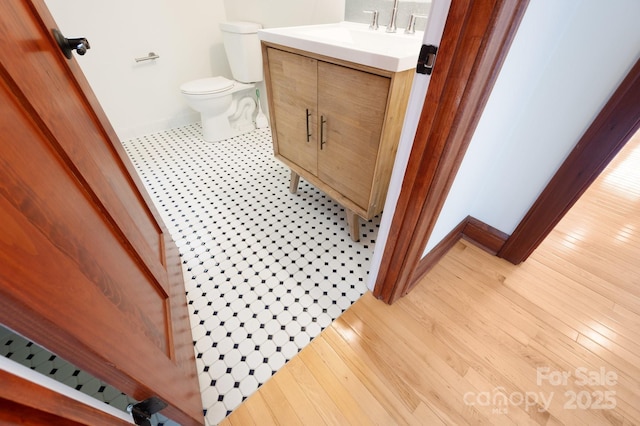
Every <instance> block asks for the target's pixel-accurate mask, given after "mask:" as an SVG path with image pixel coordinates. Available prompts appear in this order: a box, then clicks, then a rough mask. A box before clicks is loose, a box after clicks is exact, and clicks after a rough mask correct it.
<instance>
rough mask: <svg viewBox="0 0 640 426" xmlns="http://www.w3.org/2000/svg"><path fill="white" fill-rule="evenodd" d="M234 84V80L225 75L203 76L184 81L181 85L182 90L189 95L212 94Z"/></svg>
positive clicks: (229, 87) (227, 88)
mask: <svg viewBox="0 0 640 426" xmlns="http://www.w3.org/2000/svg"><path fill="white" fill-rule="evenodd" d="M233 84H234V82H233V80H229V79H227V78H224V77H209V78H201V79H199V80H193V81H189V82H187V83H184V84H183V85H182V86H180V91H181V92H182V93H186V94H189V95H210V94H213V93H220V92H224V91H227V90H229V89H231V88H232V87H233Z"/></svg>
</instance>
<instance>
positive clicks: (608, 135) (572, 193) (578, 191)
mask: <svg viewBox="0 0 640 426" xmlns="http://www.w3.org/2000/svg"><path fill="white" fill-rule="evenodd" d="M639 128H640V60H638V61H637V62H636V63H635V65H634V66H633V68H632V69H631V71H630V72H629V74H627V76H626V77H625V79H624V80H623V82H622V83H621V84H620V86H618V89H617V90H616V91H615V92H614V94H613V95H612V96H611V98H610V99H609V101H608V102H607V104H606V105H605V106H604V108H603V109H602V111H600V113H599V114H598V116H597V117H596V119H595V120H594V121H593V123H592V124H591V126H590V127H589V128H588V129H587V131H586V132H585V133H584V135H583V136H582V138H581V139H580V140H579V141H578V143H577V144H576V146H575V148H574V149H573V150H572V151H571V153H570V154H569V156H568V157H567V159H566V160H565V161H564V163H562V166H560V168H559V169H558V171H557V172H556V174H555V175H554V176H553V178H552V179H551V181H550V182H549V184H548V185H547V186H546V187H545V189H544V190H543V192H542V193H541V194H540V196H539V197H538V199H537V200H536V201H535V203H534V204H533V206H532V207H531V209H529V211H528V212H527V214H526V215H525V217H524V218H523V219H522V221H521V222H520V224H519V225H518V226H517V227H516V229H515V231H514V232H513V233H512V234H511V236H510V237H509V238H508V239H507V241H506V242H505V244H504V246H503V247H502V249H501V250H500V251H499V252H498V256H499V257H502V258H504V259H506V260H508V261H509V262H511V263H514V264H518V263H520V262H523V261H524V260H526V259H527V258H528V257H529V255H531V253H532V252H533V251H534V250H535V249H536V248H537V247H538V245H540V243H541V242H542V241H543V240H544V239H545V238H546V237H547V235H549V233H550V232H551V231H552V230H553V228H554V227H555V226H556V225H557V224H558V222H559V221H560V220H561V219H562V218H563V217H564V215H565V214H566V213H567V212H568V211H569V209H571V207H572V206H573V205H574V204H575V203H576V201H578V199H579V198H580V196H581V195H582V194H583V193H584V191H586V190H587V188H588V187H589V185H591V184H592V183H593V181H594V180H595V179H596V178H597V177H598V175H600V173H601V172H602V171H603V170H604V168H605V167H606V166H607V165H608V164H609V162H610V161H611V160H612V159H613V158H614V157H615V156H616V154H617V153H618V152H619V151H620V150H621V149H622V147H623V146H624V145H625V144H626V143H627V142H628V141H629V139H631V137H632V136H633V135H634V134H635V133H636V131H638V129H639Z"/></svg>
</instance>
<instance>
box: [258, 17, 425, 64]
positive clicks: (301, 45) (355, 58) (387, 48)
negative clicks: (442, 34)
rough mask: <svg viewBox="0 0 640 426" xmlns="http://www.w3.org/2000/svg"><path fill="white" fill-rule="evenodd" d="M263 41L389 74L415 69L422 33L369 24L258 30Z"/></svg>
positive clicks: (340, 23)
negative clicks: (409, 32) (377, 69)
mask: <svg viewBox="0 0 640 426" xmlns="http://www.w3.org/2000/svg"><path fill="white" fill-rule="evenodd" d="M258 37H259V38H260V40H263V41H268V42H271V43H277V44H281V45H284V46H288V47H293V48H296V49H300V50H304V51H307V52H312V53H316V54H319V55H325V56H330V57H333V58H337V59H342V60H345V61H350V62H355V63H358V64H362V65H367V66H370V67H374V68H380V69H383V70H387V71H393V72H398V71H405V70H408V69H411V68H415V66H416V62H417V60H418V53H420V46H422V37H423V32H422V31H416V33H415V34H404V30H402V29H398V32H397V33H386V32H385V30H384V28H380V29H379V30H377V31H374V30H370V29H369V26H368V25H367V24H359V23H355V22H339V23H336V24H323V25H305V26H298V27H285V28H270V29H264V30H260V31H258Z"/></svg>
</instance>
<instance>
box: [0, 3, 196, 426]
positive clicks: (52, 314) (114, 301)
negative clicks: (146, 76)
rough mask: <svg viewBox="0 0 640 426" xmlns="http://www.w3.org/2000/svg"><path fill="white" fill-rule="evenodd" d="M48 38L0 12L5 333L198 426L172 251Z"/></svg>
mask: <svg viewBox="0 0 640 426" xmlns="http://www.w3.org/2000/svg"><path fill="white" fill-rule="evenodd" d="M52 28H55V23H54V21H53V19H52V17H51V16H50V14H49V12H48V11H47V9H46V7H45V5H44V2H43V0H22V1H18V0H12V1H9V2H1V3H0V58H1V60H2V64H1V67H0V74H1V77H2V78H1V79H0V135H2V136H1V137H2V141H1V143H0V224H1V225H0V323H2V324H5V325H6V326H8V327H9V328H11V329H13V330H15V331H16V332H18V333H20V334H22V335H24V336H26V337H27V338H29V339H31V340H34V341H35V342H37V343H39V344H41V345H43V346H44V347H46V348H47V349H49V350H51V351H52V352H54V353H56V354H58V355H60V356H61V357H63V358H65V359H67V360H68V361H70V362H72V363H74V364H76V365H77V366H78V367H80V368H82V369H85V370H86V371H88V372H89V373H91V374H93V375H95V376H96V377H98V378H100V379H102V380H104V381H105V382H107V383H109V384H111V385H113V386H115V387H116V388H118V389H120V390H122V391H123V392H126V393H127V394H129V395H131V396H133V397H134V398H136V399H138V400H142V399H146V398H148V397H150V396H158V397H160V398H161V399H162V400H164V401H166V402H167V403H168V404H170V406H169V407H168V408H167V409H166V410H165V411H164V412H163V414H165V415H167V416H168V417H170V418H172V419H174V420H176V421H178V422H180V423H182V424H184V425H190V424H192V425H195V424H202V423H203V415H202V403H201V398H200V393H199V386H198V381H197V373H196V369H195V361H194V352H193V344H192V337H191V333H190V323H189V316H188V311H187V307H186V298H185V289H184V283H183V281H182V272H181V268H180V264H179V259H178V256H177V250H176V247H175V244H174V243H173V241H172V240H171V237H170V236H169V234H168V233H167V231H166V229H165V226H164V224H163V223H162V221H161V219H160V217H159V215H158V213H157V212H156V211H155V210H154V208H153V206H152V204H151V202H150V199H149V197H148V195H147V194H146V192H145V191H144V188H143V186H142V184H141V182H140V180H139V179H138V178H137V176H136V174H135V172H134V169H133V167H132V165H131V163H130V162H129V161H128V159H127V156H126V154H125V152H124V150H123V148H122V146H121V145H120V143H119V141H118V139H117V137H116V135H115V133H114V131H113V129H112V128H111V126H110V124H109V123H108V120H107V119H106V116H105V115H104V113H103V111H102V110H101V108H100V106H99V104H98V102H97V100H96V98H95V96H94V95H93V93H92V92H91V90H90V88H89V85H88V83H87V82H86V80H85V79H84V76H83V75H82V72H81V71H80V69H79V67H78V65H77V63H76V62H75V59H73V60H70V61H69V60H67V59H66V58H65V57H64V56H63V54H62V53H61V51H60V50H59V48H58V46H57V45H56V42H55V40H54V37H53V36H52V32H51V29H52ZM74 36H77V34H76V35H74ZM84 36H87V37H88V38H89V41H90V36H91V35H90V34H86V35H84ZM87 54H91V50H89V52H88V53H87ZM114 84H118V82H117V81H114Z"/></svg>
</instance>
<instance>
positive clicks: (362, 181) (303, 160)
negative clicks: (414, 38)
mask: <svg viewBox="0 0 640 426" xmlns="http://www.w3.org/2000/svg"><path fill="white" fill-rule="evenodd" d="M263 57H264V69H265V80H266V85H267V93H268V95H269V96H268V98H269V109H270V115H271V127H272V133H273V147H274V154H275V156H276V158H278V159H279V160H280V161H282V162H283V163H284V164H286V165H287V166H288V167H289V168H290V169H291V187H290V189H291V192H296V190H297V186H298V181H299V178H300V176H302V177H303V178H304V179H305V180H307V181H308V182H310V183H311V184H312V185H314V186H316V187H317V188H318V189H320V190H322V191H323V192H325V193H326V194H327V195H329V196H330V197H331V198H333V199H334V200H336V201H337V202H338V203H339V204H341V205H342V206H343V207H344V208H345V211H346V212H347V220H348V223H349V232H350V235H351V238H352V239H353V240H354V241H358V239H359V233H358V228H359V224H358V218H359V217H362V218H363V219H366V220H370V219H371V218H373V217H374V216H376V215H377V214H380V212H381V211H382V208H383V206H384V201H385V197H386V193H387V189H388V186H389V179H390V177H391V170H392V168H393V162H394V159H395V154H396V149H397V146H398V140H399V138H400V131H401V129H402V123H403V120H404V114H405V110H406V105H407V100H408V98H409V91H410V89H411V82H412V79H413V70H407V71H403V72H400V73H394V72H389V71H384V70H380V69H376V68H371V67H367V66H362V65H358V64H354V63H350V62H346V61H341V60H334V59H332V58H328V57H323V56H320V55H316V54H312V53H308V52H304V51H299V50H296V49H291V48H287V47H284V46H279V45H275V44H271V43H267V42H263Z"/></svg>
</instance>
